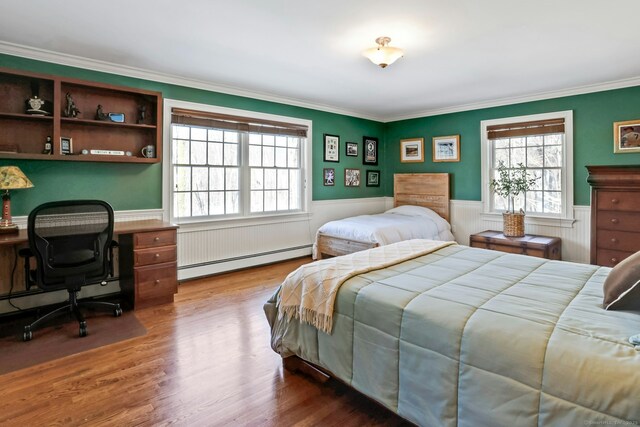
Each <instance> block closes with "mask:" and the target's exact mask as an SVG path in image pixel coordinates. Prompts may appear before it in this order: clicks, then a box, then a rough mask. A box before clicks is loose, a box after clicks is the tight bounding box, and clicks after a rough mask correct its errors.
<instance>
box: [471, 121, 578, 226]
mask: <svg viewBox="0 0 640 427" xmlns="http://www.w3.org/2000/svg"><path fill="white" fill-rule="evenodd" d="M481 128H482V129H481V132H482V144H483V151H482V172H483V189H482V193H483V198H482V199H483V204H484V211H485V213H500V212H504V211H505V210H506V209H507V208H508V201H507V200H506V199H505V198H504V197H501V196H499V195H498V194H496V193H494V192H493V191H491V188H490V185H489V183H490V182H491V180H492V179H494V178H496V179H497V178H498V167H499V165H500V164H503V165H504V166H506V168H507V169H509V170H510V171H513V170H515V169H517V168H519V167H520V166H524V167H525V168H526V170H527V174H528V175H529V177H531V178H535V183H534V185H533V188H531V190H530V191H527V192H526V193H524V194H520V195H518V196H517V197H516V198H515V200H514V207H515V209H516V210H518V209H524V211H525V212H526V213H527V216H528V217H546V218H558V219H570V218H571V217H572V216H573V215H572V214H573V211H572V209H573V185H572V180H573V176H572V173H573V172H572V170H573V168H572V163H573V160H572V147H573V132H572V112H571V111H563V112H558V113H548V114H537V115H532V116H524V117H511V118H505V119H497V120H486V121H483V122H482V124H481Z"/></svg>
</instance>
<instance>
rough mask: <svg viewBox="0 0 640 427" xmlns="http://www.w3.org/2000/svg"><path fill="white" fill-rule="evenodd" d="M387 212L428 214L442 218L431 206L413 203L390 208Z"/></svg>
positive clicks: (431, 216) (430, 216)
mask: <svg viewBox="0 0 640 427" xmlns="http://www.w3.org/2000/svg"><path fill="white" fill-rule="evenodd" d="M385 213H390V214H398V215H406V216H428V217H429V218H433V217H438V218H442V217H441V216H440V215H438V214H437V213H435V212H434V211H432V210H431V209H429V208H425V207H423V206H413V205H402V206H398V207H397V208H393V209H389V210H388V211H386V212H385Z"/></svg>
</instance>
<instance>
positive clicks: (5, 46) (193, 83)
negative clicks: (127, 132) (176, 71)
mask: <svg viewBox="0 0 640 427" xmlns="http://www.w3.org/2000/svg"><path fill="white" fill-rule="evenodd" d="M0 53H4V54H7V55H13V56H19V57H22V58H28V59H35V60H38V61H45V62H52V63H54V64H60V65H66V66H70V67H78V68H85V69H88V70H93V71H100V72H104V73H110V74H117V75H120V76H126V77H133V78H136V79H143V80H151V81H155V82H160V83H167V84H173V85H178V86H186V87H190V88H194V89H202V90H208V91H211V92H219V93H224V94H227V95H235V96H242V97H245V98H252V99H258V100H261V101H269V102H276V103H279V104H285V105H293V106H296V107H302V108H309V109H312V110H319V111H324V112H327V113H335V114H342V115H346V116H351V117H357V118H361V119H367V120H373V121H377V122H384V119H383V118H382V117H376V116H372V115H370V114H366V113H363V112H360V111H351V110H345V109H342V108H338V107H333V106H330V105H324V104H318V103H314V102H310V101H305V100H301V99H295V98H287V97H283V96H279V95H274V94H270V93H264V92H257V91H252V90H246V89H242V88H238V87H234V86H226V85H220V84H214V83H210V82H207V81H204V80H197V79H189V78H186V77H180V76H176V75H172V74H165V73H159V72H157V71H151V70H145V69H143V68H136V67H130V66H127V65H120V64H115V63H111V62H106V61H100V60H97V59H89V58H83V57H80V56H75V55H69V54H66V53H60V52H54V51H50V50H45V49H39V48H36V47H31V46H24V45H19V44H14V43H9V42H5V41H1V40H0Z"/></svg>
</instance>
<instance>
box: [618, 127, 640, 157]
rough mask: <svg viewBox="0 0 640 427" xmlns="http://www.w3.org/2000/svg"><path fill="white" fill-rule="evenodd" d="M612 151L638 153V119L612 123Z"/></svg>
mask: <svg viewBox="0 0 640 427" xmlns="http://www.w3.org/2000/svg"><path fill="white" fill-rule="evenodd" d="M613 152H614V153H640V119H638V120H628V121H626V122H615V123H614V124H613Z"/></svg>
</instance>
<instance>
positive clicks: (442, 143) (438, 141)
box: [433, 135, 460, 162]
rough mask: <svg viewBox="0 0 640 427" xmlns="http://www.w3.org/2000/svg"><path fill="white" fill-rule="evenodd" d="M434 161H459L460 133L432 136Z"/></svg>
mask: <svg viewBox="0 0 640 427" xmlns="http://www.w3.org/2000/svg"><path fill="white" fill-rule="evenodd" d="M433 161H434V162H459V161H460V135H449V136H436V137H435V138H433Z"/></svg>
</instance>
